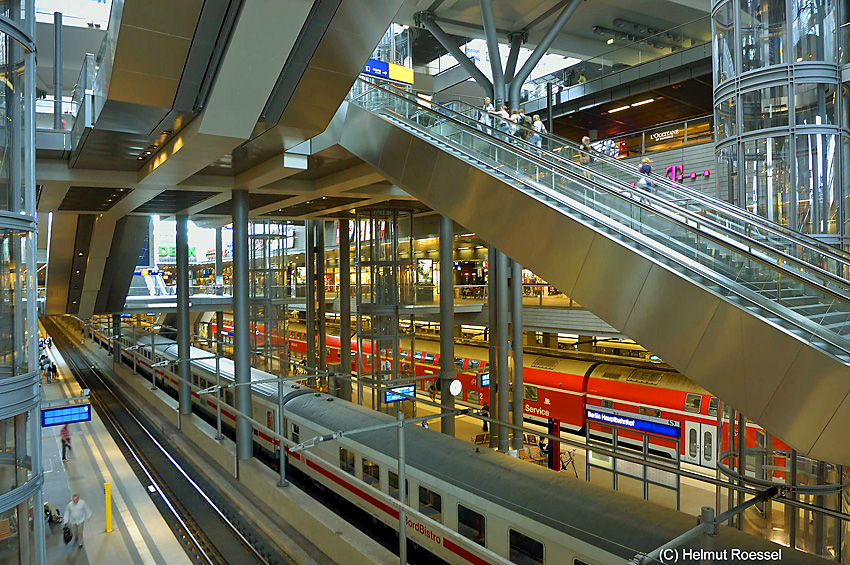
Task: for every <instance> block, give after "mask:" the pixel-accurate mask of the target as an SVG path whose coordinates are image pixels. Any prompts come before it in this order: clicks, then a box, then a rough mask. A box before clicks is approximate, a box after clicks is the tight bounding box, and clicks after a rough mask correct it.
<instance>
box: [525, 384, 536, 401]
mask: <svg viewBox="0 0 850 565" xmlns="http://www.w3.org/2000/svg"><path fill="white" fill-rule="evenodd" d="M537 398H538V396H537V387H536V386H530V385H522V399H523V400H528V401H529V402H537Z"/></svg>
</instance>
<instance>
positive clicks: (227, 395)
mask: <svg viewBox="0 0 850 565" xmlns="http://www.w3.org/2000/svg"><path fill="white" fill-rule="evenodd" d="M224 403H225V404H229V405H230V406H233V393H232V392H230V391H229V390H226V391H224Z"/></svg>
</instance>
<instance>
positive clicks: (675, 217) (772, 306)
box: [358, 86, 850, 353]
mask: <svg viewBox="0 0 850 565" xmlns="http://www.w3.org/2000/svg"><path fill="white" fill-rule="evenodd" d="M374 88H375V89H378V90H381V91H383V92H385V93H387V94H389V95H391V96H395V97H398V98H402V99H404V100H405V102H408V103H414V102H413V101H411V100H409V99H407V98H406V97H403V96H399V95H398V94H396V93H394V92H392V91H389V90H387V89H384V88H381V87H377V86H376V87H374ZM359 98H360V97H358V99H359ZM391 112H392V111H391ZM392 113H395V114H396V115H397V116H399V117H400V118H402V119H404V117H403V116H401V115H400V114H398V113H396V112H392ZM435 113H436V112H435ZM446 118H447V119H448V120H450V121H453V122H455V123H457V124H459V125H460V126H461V127H462V128H464V129H465V130H468V131H470V132H472V133H473V134H474V135H475V136H477V137H478V138H489V139H491V140H493V141H495V142H496V143H497V144H498V145H500V146H507V147H508V148H510V150H511V151H513V152H514V153H518V154H520V155H521V156H523V157H525V158H527V159H528V160H529V161H531V162H532V163H534V164H536V165H537V166H539V167H541V168H542V169H546V170H548V171H550V172H552V173H553V174H556V173H558V174H561V175H563V176H568V177H576V176H578V175H576V174H573V173H571V172H567V173H565V172H563V171H561V170H559V169H561V167H559V166H558V165H554V164H552V163H549V162H547V161H544V160H542V159H540V158H538V157H537V156H536V155H533V154H531V153H529V152H527V151H524V150H523V149H518V148H516V147H514V146H512V145H510V144H509V143H507V142H505V141H502V140H500V139H498V138H496V137H494V136H491V135H489V134H486V133H484V132H481V131H479V130H477V129H473V128H469V127H468V126H466V125H465V124H463V123H462V122H460V121H458V120H455V119H454V118H451V117H448V116H446ZM413 125H415V126H416V127H417V128H420V127H421V126H419V125H418V124H413ZM423 133H424V134H425V135H428V136H430V137H433V138H435V139H439V137H438V136H436V135H434V134H433V133H431V132H428V131H427V130H425V131H424V132H423ZM455 149H459V150H461V151H462V152H463V153H465V154H466V155H467V156H468V157H470V158H471V159H472V160H474V161H478V162H482V161H481V160H480V158H479V157H477V156H475V155H470V154H469V153H468V152H467V151H466V149H465V148H458V147H455ZM482 163H483V162H482ZM485 164H486V163H485ZM500 172H501V173H502V174H504V175H506V176H509V177H513V178H514V179H515V180H517V181H519V182H520V183H521V184H523V185H524V186H526V187H528V188H531V189H532V190H535V191H537V192H540V193H541V194H542V193H545V195H546V197H547V198H553V199H554V200H556V201H558V202H560V203H561V204H563V205H564V206H566V207H568V208H570V209H573V210H577V209H576V208H575V205H574V204H573V203H571V202H569V201H565V199H564V195H563V194H560V193H559V192H557V191H554V190H552V191H550V190H549V189H544V188H543V187H535V186H534V185H533V184H529V183H528V181H527V179H524V178H522V177H519V176H518V175H514V174H512V173H510V172H509V171H506V170H502V171H500ZM588 180H589V179H586V178H583V177H582V179H581V181H582V182H587V181H588ZM593 186H594V187H595V188H597V189H601V190H602V191H604V192H607V193H609V194H612V195H614V196H615V197H616V198H620V199H623V198H625V197H623V196H622V195H621V194H618V193H617V191H616V190H614V189H612V188H609V187H606V186H604V185H601V184H599V183H593ZM642 196H644V194H642ZM645 196H650V195H648V194H647V195H645ZM628 200H629V203H630V204H631V205H634V206H637V207H639V208H642V209H644V210H646V211H649V212H652V213H655V214H658V213H659V212H661V215H663V216H664V217H665V218H666V219H667V220H669V221H672V222H674V223H675V224H678V225H680V226H682V227H684V228H685V230H687V231H691V232H697V233H698V234H700V235H702V236H705V237H706V238H707V239H710V240H712V241H714V242H715V243H717V244H719V245H720V246H721V247H726V248H731V250H733V251H735V252H738V253H741V252H743V251H745V250H743V249H740V248H738V247H737V246H736V245H733V244H731V243H730V242H729V241H724V240H723V239H722V238H721V237H719V236H717V235H715V234H713V233H711V232H703V231H701V230H698V229H697V228H696V227H695V226H693V225H691V224H688V223H687V222H684V221H682V219H681V218H680V215H681V212H680V211H678V210H676V211H675V213H673V214H670V213H669V212H668V211H667V210H666V208H670V206H669V205H668V204H667V203H666V202H664V201H661V202H659V204H661V209H660V210H659V208H658V207H656V206H651V205H649V204H645V203H643V202H639V201H635V200H633V199H631V198H629V199H628ZM648 200H650V198H648ZM588 210H591V211H592V209H588ZM592 216H601V217H598V218H596V220H597V221H600V223H602V224H603V225H605V221H604V220H605V219H607V220H611V218H608V217H607V216H604V215H600V214H599V212H596V211H594V214H592ZM700 223H705V221H704V219H700ZM608 227H609V229H610V228H612V226H608ZM613 229H617V230H618V233H621V234H624V233H625V232H623V231H622V230H621V229H619V228H613ZM735 235H736V236H737V235H738V234H735ZM629 238H630V239H632V240H634V241H636V242H637V243H639V244H641V245H647V246H649V247H650V248H654V247H657V246H658V245H659V244H658V242H655V241H653V240H651V239H646V241H641V240H640V239H638V238H636V237H634V236H633V235H629ZM641 239H643V238H641ZM754 243H755V245H754V247H758V248H762V249H764V247H763V246H762V245H761V244H759V243H758V242H754ZM666 251H667V252H668V253H672V254H674V255H682V254H681V253H680V252H678V251H676V250H673V249H667V250H666ZM771 251H775V250H771ZM659 252H660V251H659ZM683 257H684V256H683ZM746 258H747V259H748V260H751V261H754V262H756V263H759V264H762V265H763V266H766V267H767V268H768V269H771V270H774V271H781V272H782V273H784V274H786V275H787V276H789V277H790V278H792V279H796V280H798V281H799V282H801V283H802V284H803V285H804V286H807V287H811V286H813V285H816V284H817V283H815V282H814V281H811V280H810V279H807V278H806V277H804V276H802V275H800V274H799V273H796V272H794V271H791V270H789V269H787V268H786V267H784V266H782V265H781V264H777V263H775V262H773V261H768V260H766V259H764V258H763V257H761V256H759V255H757V254H752V253H747V255H746ZM678 263H679V264H680V265H681V266H683V267H686V268H688V269H690V270H692V271H695V272H696V270H695V269H694V267H688V266H687V264H686V262H685V261H681V260H680V261H678ZM697 264H699V263H697ZM703 267H704V270H706V271H707V272H706V273H702V275H703V276H704V275H705V274H711V275H714V276H715V277H716V278H718V279H720V281H722V280H724V279H727V277H726V276H724V275H723V274H722V273H719V272H716V271H710V270H708V268H707V267H705V266H703ZM732 282H733V283H736V281H732ZM721 284H722V282H721ZM736 285H737V286H738V287H740V288H742V289H744V291H745V292H744V293H741V292H740V291H738V290H736V289H735V288H729V285H728V284H725V285H724V286H726V288H727V290H728V291H729V292H731V293H733V294H735V295H737V296H739V297H741V298H743V299H745V300H747V301H748V302H751V303H753V304H755V305H758V306H760V307H762V308H764V309H765V310H767V311H769V312H771V313H772V314H774V315H778V316H779V317H780V318H782V319H784V320H786V321H787V322H788V323H790V324H792V325H794V326H796V327H798V328H800V329H801V330H804V331H807V332H809V333H811V334H812V335H813V336H817V337H819V338H820V339H822V340H824V341H825V342H827V343H829V344H831V345H833V346H834V347H835V348H836V349H840V350H842V351H843V352H845V353H850V349H848V347H847V344H846V343H845V344H841V343H836V340H835V339H834V338H838V339H839V340H840V341H842V342H844V341H846V340H845V339H844V338H843V337H842V336H841V335H839V334H837V333H835V332H833V331H831V330H828V329H826V328H824V327H823V326H820V325H819V324H817V323H815V322H814V321H812V320H811V319H809V318H807V317H805V316H803V315H801V314H799V313H797V312H795V311H793V310H790V309H788V308H786V307H784V306H782V305H780V304H778V303H776V302H774V301H772V300H770V299H768V298H766V297H764V296H763V295H760V294H758V293H757V292H755V291H754V290H749V289H747V288H746V287H745V286H743V284H741V283H736ZM817 290H818V291H819V292H821V293H823V294H826V295H828V296H830V297H831V298H833V299H835V300H838V301H839V302H843V303H850V301H848V298H847V297H846V296H843V295H841V294H839V293H837V292H835V291H834V290H833V289H831V288H828V287H824V286H821V285H818V286H817ZM750 294H752V295H753V296H750ZM825 333H826V334H828V335H823V334H825Z"/></svg>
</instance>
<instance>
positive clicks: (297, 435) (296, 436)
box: [291, 424, 353, 465]
mask: <svg viewBox="0 0 850 565" xmlns="http://www.w3.org/2000/svg"><path fill="white" fill-rule="evenodd" d="M291 439H292V441H294V442H295V443H301V428H300V427H299V426H298V424H292V438H291ZM352 465H353V463H352Z"/></svg>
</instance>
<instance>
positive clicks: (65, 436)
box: [59, 424, 71, 461]
mask: <svg viewBox="0 0 850 565" xmlns="http://www.w3.org/2000/svg"><path fill="white" fill-rule="evenodd" d="M59 435H60V436H62V461H67V460H68V459H67V458H66V455H65V454H66V452H67V451H68V450H69V449H71V430H70V429H68V424H65V425H64V426H62V431H60V432H59Z"/></svg>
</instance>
